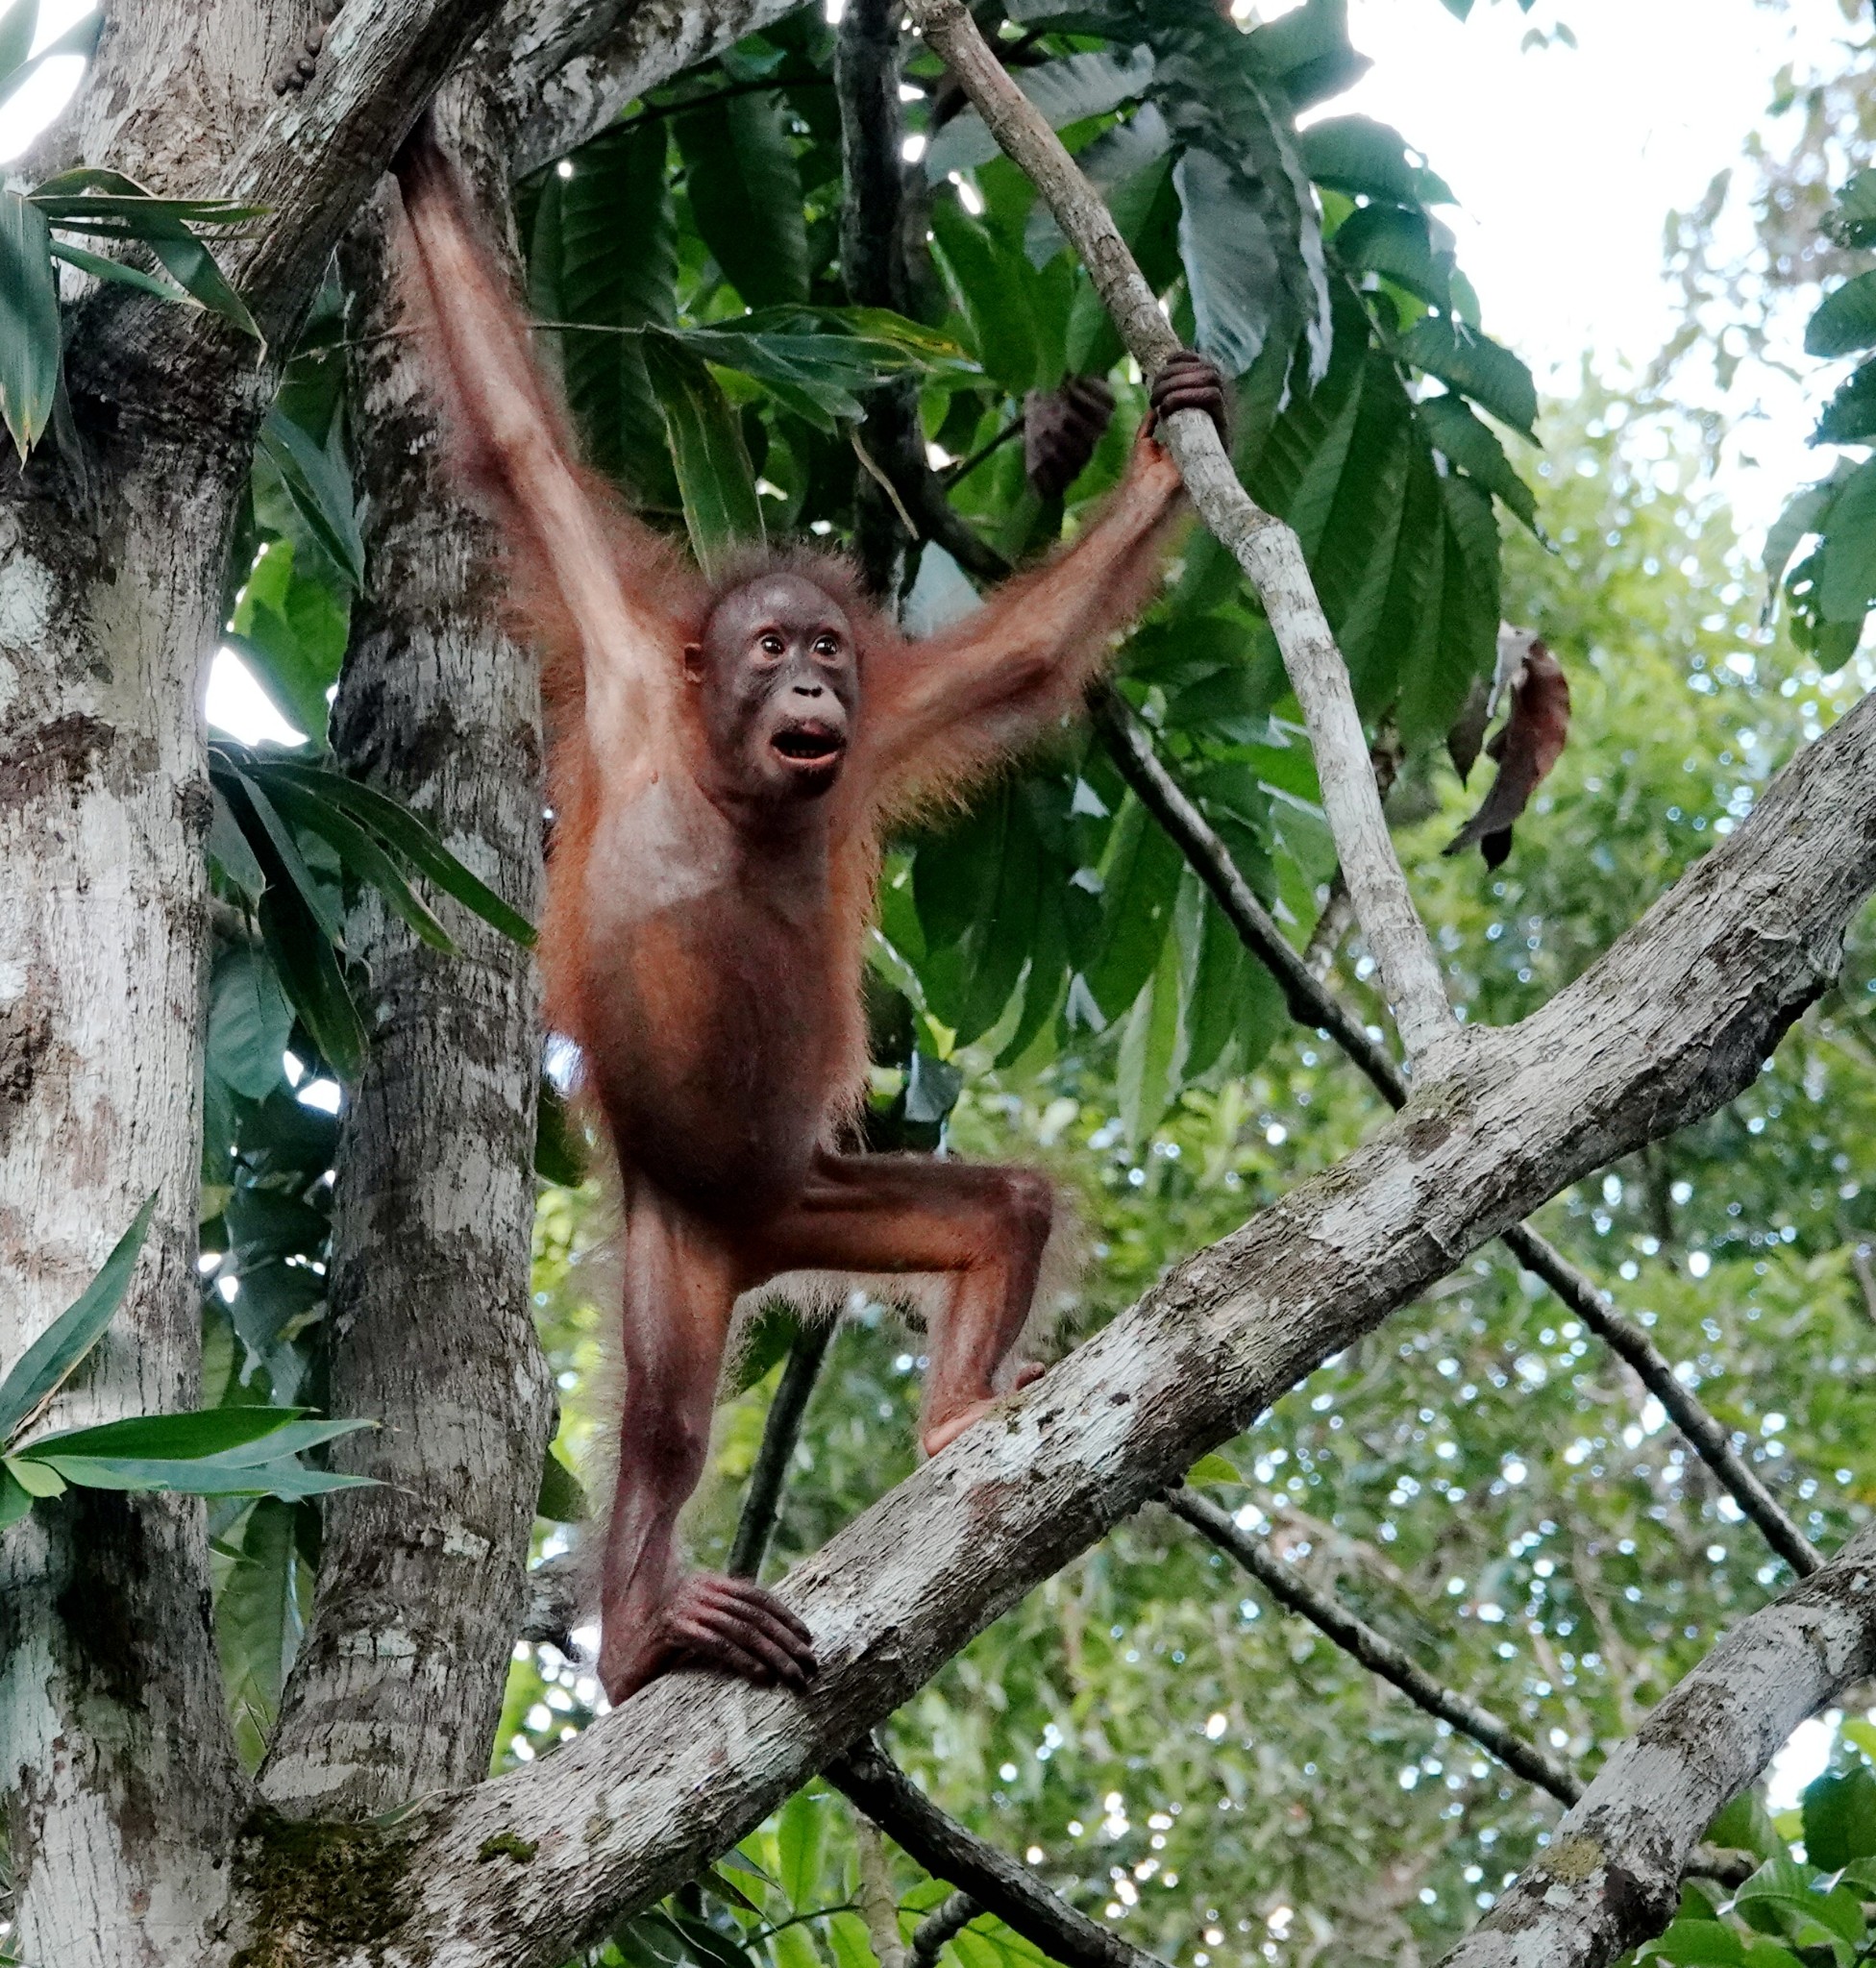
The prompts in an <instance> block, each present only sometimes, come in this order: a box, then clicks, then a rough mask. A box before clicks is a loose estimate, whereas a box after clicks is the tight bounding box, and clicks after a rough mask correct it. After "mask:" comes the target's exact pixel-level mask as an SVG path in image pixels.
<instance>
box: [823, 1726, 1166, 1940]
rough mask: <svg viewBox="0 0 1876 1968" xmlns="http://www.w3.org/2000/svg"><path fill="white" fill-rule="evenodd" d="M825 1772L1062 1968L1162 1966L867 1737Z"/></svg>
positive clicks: (883, 1826) (928, 1864) (927, 1862)
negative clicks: (980, 1830) (968, 1825)
mask: <svg viewBox="0 0 1876 1968" xmlns="http://www.w3.org/2000/svg"><path fill="white" fill-rule="evenodd" d="M822 1774H823V1775H824V1776H826V1778H827V1782H828V1783H829V1784H833V1786H834V1787H835V1788H836V1789H837V1790H839V1791H840V1792H841V1794H842V1795H843V1796H845V1797H847V1798H850V1799H851V1800H852V1802H853V1803H854V1804H856V1805H857V1806H858V1807H859V1808H860V1809H861V1810H863V1811H865V1813H866V1814H867V1816H868V1817H870V1818H871V1819H872V1820H873V1822H874V1823H875V1824H876V1825H877V1826H878V1827H879V1828H880V1830H881V1831H883V1832H885V1833H887V1834H888V1835H889V1836H890V1837H891V1838H892V1840H893V1842H894V1843H895V1844H897V1845H899V1846H900V1847H901V1849H902V1850H904V1851H905V1852H907V1853H909V1854H910V1855H911V1857H914V1858H916V1859H917V1860H918V1862H919V1863H920V1864H921V1865H922V1866H924V1867H925V1869H926V1872H928V1873H931V1874H934V1875H935V1876H936V1877H937V1878H939V1879H941V1880H950V1882H951V1883H952V1884H953V1885H956V1886H959V1887H961V1888H962V1889H963V1891H964V1892H965V1893H968V1894H969V1895H970V1896H971V1898H972V1899H974V1900H975V1901H976V1902H977V1903H978V1906H979V1907H981V1909H982V1910H983V1911H984V1912H987V1913H994V1914H996V1915H997V1917H998V1918H999V1919H1000V1920H1001V1921H1002V1922H1003V1924H1004V1925H1005V1926H1006V1927H1009V1928H1013V1929H1014V1930H1015V1931H1017V1932H1018V1933H1020V1934H1021V1935H1022V1936H1023V1937H1024V1940H1027V1941H1033V1942H1034V1943H1035V1945H1036V1946H1037V1947H1039V1948H1040V1949H1041V1950H1042V1951H1043V1953H1044V1954H1046V1955H1048V1956H1050V1957H1051V1958H1052V1959H1054V1960H1057V1961H1060V1962H1062V1963H1063V1964H1064V1968H1166V1964H1165V1963H1164V1962H1162V1961H1161V1960H1160V1958H1159V1956H1157V1955H1148V1954H1146V1953H1143V1952H1142V1950H1140V1949H1139V1948H1136V1947H1134V1946H1132V1945H1131V1944H1130V1943H1129V1942H1126V1941H1123V1939H1122V1938H1121V1936H1120V1935H1119V1934H1117V1933H1115V1932H1114V1931H1113V1930H1112V1929H1111V1928H1105V1927H1102V1926H1101V1924H1100V1923H1099V1921H1098V1920H1090V1919H1089V1918H1088V1916H1087V1915H1086V1914H1085V1913H1080V1912H1077V1911H1076V1910H1075V1908H1074V1907H1071V1906H1070V1905H1069V1903H1068V1902H1067V1901H1066V1900H1064V1899H1063V1898H1062V1897H1061V1895H1060V1894H1058V1893H1053V1892H1050V1891H1049V1888H1048V1887H1047V1886H1046V1885H1044V1884H1043V1882H1041V1881H1040V1880H1039V1879H1038V1878H1037V1877H1036V1876H1035V1874H1034V1873H1032V1872H1031V1871H1030V1870H1029V1868H1028V1867H1027V1866H1026V1865H1024V1864H1022V1863H1020V1862H1019V1861H1018V1860H1016V1859H1014V1858H1012V1857H1009V1855H1008V1854H1007V1853H1004V1852H999V1851H998V1850H997V1848H996V1847H995V1846H994V1845H988V1844H986V1843H985V1842H984V1841H983V1840H982V1839H981V1838H979V1837H977V1836H976V1834H975V1833H972V1832H967V1831H966V1830H965V1829H964V1827H963V1826H962V1825H960V1824H959V1823H958V1822H957V1821H956V1819H954V1818H952V1817H950V1816H948V1815H947V1814H946V1813H945V1812H944V1811H942V1810H940V1809H939V1808H938V1807H937V1806H936V1805H935V1804H933V1803H932V1801H931V1800H930V1798H928V1797H927V1796H926V1794H925V1792H924V1791H923V1790H921V1789H920V1788H919V1786H918V1785H917V1784H914V1783H913V1782H912V1780H911V1778H909V1777H908V1776H907V1775H906V1774H905V1772H904V1771H903V1770H901V1768H900V1767H899V1765H898V1764H897V1763H895V1762H894V1761H893V1760H892V1759H891V1758H889V1757H887V1756H886V1755H885V1754H884V1753H883V1752H882V1751H881V1750H880V1749H879V1747H878V1745H877V1744H876V1743H875V1742H873V1741H872V1740H871V1739H870V1738H868V1737H865V1736H863V1737H861V1739H860V1740H859V1741H858V1742H856V1743H855V1744H854V1745H853V1746H852V1748H851V1749H849V1750H848V1751H847V1752H846V1754H845V1755H844V1756H841V1757H837V1758H836V1759H834V1760H833V1761H832V1762H831V1763H829V1764H828V1765H827V1768H826V1769H825V1770H824V1772H823V1773H822ZM946 1904H947V1906H949V1905H950V1902H949V1901H948V1902H947V1903H946ZM962 1924H963V1923H962V1922H960V1923H959V1925H960V1926H961V1925H962Z"/></svg>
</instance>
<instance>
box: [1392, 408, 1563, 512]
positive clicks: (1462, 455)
mask: <svg viewBox="0 0 1876 1968" xmlns="http://www.w3.org/2000/svg"><path fill="white" fill-rule="evenodd" d="M1414 414H1415V416H1416V417H1417V418H1418V419H1419V423H1420V426H1421V428H1422V429H1423V430H1425V432H1426V434H1427V437H1428V438H1429V440H1430V441H1431V442H1432V445H1433V448H1434V449H1435V450H1436V451H1438V452H1440V453H1442V454H1443V455H1444V456H1446V457H1448V458H1450V459H1451V460H1452V462H1453V463H1454V464H1456V465H1457V466H1458V467H1459V468H1460V470H1461V471H1464V472H1467V473H1469V474H1470V476H1471V477H1472V478H1474V479H1476V480H1478V481H1479V483H1480V484H1481V485H1483V486H1484V487H1485V489H1486V490H1487V491H1488V492H1490V493H1492V494H1493V495H1494V497H1496V498H1499V499H1502V500H1503V501H1504V502H1505V504H1507V505H1508V506H1509V507H1510V508H1511V509H1512V511H1513V512H1515V513H1516V514H1517V515H1518V518H1519V519H1521V520H1522V521H1523V522H1524V524H1525V525H1526V526H1527V527H1529V528H1530V529H1531V530H1532V532H1534V533H1535V532H1536V531H1537V529H1538V507H1537V499H1536V497H1535V495H1534V494H1533V493H1532V491H1531V488H1530V487H1529V486H1528V485H1527V484H1526V483H1525V482H1524V480H1522V479H1520V478H1519V477H1518V472H1517V469H1516V467H1514V465H1513V464H1512V461H1511V459H1510V458H1509V457H1507V456H1506V455H1505V447H1504V446H1503V445H1502V444H1500V443H1499V441H1498V438H1497V434H1496V432H1494V431H1493V430H1492V428H1491V426H1490V425H1488V424H1483V423H1481V422H1480V421H1479V419H1478V418H1477V417H1475V416H1474V415H1473V414H1472V413H1471V411H1470V410H1469V409H1468V408H1467V407H1466V406H1465V405H1464V404H1463V403H1462V402H1461V401H1460V400H1459V398H1458V397H1456V396H1430V397H1423V398H1421V399H1420V401H1419V403H1417V404H1416V405H1415V406H1414Z"/></svg>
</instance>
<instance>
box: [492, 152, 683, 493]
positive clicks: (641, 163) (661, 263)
mask: <svg viewBox="0 0 1876 1968" xmlns="http://www.w3.org/2000/svg"><path fill="white" fill-rule="evenodd" d="M668 127H669V126H668V125H667V124H666V123H665V122H663V121H656V122H639V123H631V124H627V125H626V126H624V127H623V128H621V129H617V130H610V131H607V132H606V134H605V135H603V136H600V137H596V138H595V139H594V140H593V141H592V142H591V143H587V144H582V145H581V146H580V149H579V150H577V151H575V152H574V154H573V155H572V156H571V157H570V158H568V159H566V160H564V165H565V170H566V173H567V175H565V176H562V175H561V173H560V170H559V168H558V167H556V168H555V170H553V171H551V172H549V173H548V174H547V176H546V178H545V179H544V181H543V185H542V190H541V196H540V203H539V206H538V209H537V210H536V212H535V216H534V225H533V230H532V235H531V243H530V251H529V285H530V294H531V300H532V302H533V307H534V312H535V313H536V314H537V315H538V316H540V317H541V318H543V319H545V320H552V321H586V322H597V323H601V324H605V325H609V326H612V327H615V328H642V327H644V326H645V324H646V323H647V322H661V323H665V324H669V323H671V322H673V321H675V320H676V318H677V304H676V301H675V298H674V294H673V282H674V279H675V275H676V266H677V262H676V257H675V253H674V249H673V245H672V231H671V203H670V197H669V193H668V191H667V189H666V185H665V157H666V150H667V144H668ZM558 341H559V346H560V359H561V370H562V374H563V375H564V378H565V381H566V393H567V404H568V407H569V408H570V409H571V410H572V412H573V416H574V422H575V423H576V425H577V426H578V427H579V430H580V438H581V441H582V443H583V445H584V448H585V451H586V455H587V456H588V457H589V458H590V459H591V461H592V463H593V464H594V465H595V466H596V467H597V468H598V469H599V470H600V471H602V472H605V473H606V474H608V475H609V476H610V477H612V478H613V479H616V480H619V481H620V482H621V483H623V484H624V485H625V486H626V487H627V488H628V489H629V491H631V492H632V493H633V494H634V495H636V497H637V498H638V499H639V500H640V501H642V502H643V503H645V504H651V505H655V506H660V507H666V508H670V509H673V510H675V509H676V507H677V505H678V504H679V495H678V486H677V480H676V479H675V478H674V476H673V474H672V469H671V458H670V454H669V452H668V451H667V449H666V442H665V431H664V419H663V417H662V416H661V414H660V413H659V409H658V403H657V398H656V397H655V396H654V394H653V391H652V385H651V381H650V380H649V378H648V377H647V375H646V373H645V356H644V351H643V349H642V348H641V346H640V343H639V341H638V339H637V338H636V337H635V336H630V335H613V334H563V335H561V336H559V337H558Z"/></svg>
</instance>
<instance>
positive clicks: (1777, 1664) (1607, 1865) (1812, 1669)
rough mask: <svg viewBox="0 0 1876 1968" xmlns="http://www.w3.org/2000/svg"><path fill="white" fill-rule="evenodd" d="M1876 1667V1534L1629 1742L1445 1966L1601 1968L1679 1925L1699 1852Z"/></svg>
mask: <svg viewBox="0 0 1876 1968" xmlns="http://www.w3.org/2000/svg"><path fill="white" fill-rule="evenodd" d="M1872 1666H1876V1531H1862V1532H1859V1533H1858V1535H1857V1536H1856V1537H1855V1538H1851V1539H1850V1541H1849V1542H1848V1543H1847V1544H1845V1545H1844V1547H1843V1549H1842V1550H1841V1551H1839V1553H1838V1554H1837V1556H1836V1557H1835V1558H1834V1559H1832V1560H1831V1562H1829V1563H1828V1564H1826V1565H1824V1566H1823V1567H1822V1569H1821V1570H1818V1571H1816V1572H1814V1573H1813V1574H1812V1575H1811V1577H1810V1578H1808V1579H1804V1580H1801V1581H1800V1582H1799V1583H1798V1584H1797V1585H1796V1586H1794V1587H1792V1588H1791V1590H1790V1592H1788V1593H1787V1594H1786V1595H1785V1597H1784V1598H1783V1599H1780V1600H1777V1601H1775V1602H1774V1603H1773V1604H1772V1605H1770V1606H1767V1607H1765V1608H1764V1609H1763V1610H1762V1611H1758V1612H1755V1613H1753V1614H1752V1616H1751V1617H1750V1618H1748V1619H1745V1620H1742V1621H1740V1624H1739V1625H1738V1626H1737V1627H1735V1628H1734V1629H1733V1631H1732V1632H1731V1633H1730V1634H1729V1635H1728V1636H1726V1638H1725V1639H1723V1640H1722V1641H1720V1643H1719V1645H1718V1646H1716V1648H1715V1649H1714V1650H1713V1652H1712V1653H1711V1654H1709V1655H1708V1656H1707V1658H1706V1660H1704V1661H1702V1662H1701V1663H1700V1665H1699V1666H1698V1667H1696V1668H1695V1669H1694V1670H1693V1672H1692V1673H1691V1674H1690V1675H1689V1676H1688V1678H1687V1679H1686V1680H1685V1681H1684V1682H1682V1683H1681V1685H1679V1686H1678V1687H1677V1688H1676V1689H1675V1690H1674V1692H1673V1693H1672V1694H1670V1695H1669V1696H1668V1697H1667V1699H1666V1701H1665V1702H1663V1703H1662V1705H1661V1706H1660V1708H1658V1709H1657V1710H1655V1711H1654V1713H1653V1714H1652V1715H1651V1716H1649V1718H1648V1720H1647V1721H1646V1722H1645V1723H1644V1724H1643V1725H1642V1729H1641V1731H1640V1732H1639V1733H1638V1734H1635V1735H1633V1736H1631V1737H1630V1738H1629V1739H1628V1741H1626V1742H1624V1743H1622V1744H1620V1745H1619V1746H1618V1747H1617V1749H1616V1750H1615V1751H1614V1752H1613V1753H1612V1754H1611V1756H1610V1758H1609V1760H1608V1761H1607V1762H1606V1763H1604V1764H1603V1766H1602V1769H1601V1771H1600V1772H1599V1773H1598V1774H1597V1776H1596V1779H1595V1781H1594V1782H1593V1783H1592V1784H1591V1785H1590V1787H1589V1788H1588V1789H1587V1790H1586V1791H1585V1792H1584V1793H1583V1796H1582V1798H1581V1800H1580V1801H1579V1802H1578V1803H1577V1804H1576V1805H1575V1807H1574V1808H1572V1809H1570V1810H1569V1811H1568V1812H1567V1813H1566V1815H1565V1817H1564V1820H1563V1822H1562V1823H1561V1824H1560V1825H1559V1826H1558V1827H1557V1831H1556V1835H1555V1836H1554V1837H1553V1838H1552V1839H1551V1841H1550V1843H1549V1845H1548V1846H1547V1847H1546V1848H1545V1849H1544V1851H1543V1856H1542V1857H1540V1858H1539V1859H1538V1861H1537V1863H1536V1864H1534V1865H1532V1866H1531V1867H1529V1868H1528V1869H1527V1870H1526V1871H1525V1872H1524V1873H1523V1874H1522V1875H1521V1876H1520V1877H1519V1879H1518V1882H1517V1883H1516V1884H1515V1885H1514V1886H1512V1887H1511V1889H1510V1890H1509V1891H1508V1892H1507V1893H1506V1894H1505V1896H1504V1897H1503V1898H1502V1899H1501V1900H1500V1901H1499V1902H1498V1904H1497V1905H1496V1906H1495V1907H1493V1909H1492V1911H1491V1912H1490V1913H1488V1914H1487V1915H1486V1916H1485V1918H1484V1920H1483V1921H1482V1922H1481V1923H1480V1924H1479V1926H1478V1927H1477V1928H1475V1929H1474V1930H1473V1931H1472V1932H1471V1933H1470V1934H1469V1935H1468V1936H1467V1938H1466V1939H1465V1940H1463V1941H1461V1942H1460V1944H1459V1946H1458V1947H1457V1948H1455V1949H1454V1950H1453V1951H1452V1953H1451V1954H1450V1955H1448V1956H1446V1961H1445V1968H1513V1964H1516V1968H1600V1964H1601V1963H1602V1962H1605V1961H1608V1960H1610V1959H1612V1958H1613V1957H1614V1956H1617V1955H1619V1954H1622V1953H1623V1952H1625V1951H1626V1950H1627V1949H1629V1948H1631V1947H1633V1946H1634V1945H1635V1944H1636V1943H1637V1942H1638V1941H1641V1940H1643V1939H1645V1938H1646V1937H1647V1936H1648V1935H1650V1934H1654V1933H1658V1932H1660V1931H1661V1929H1662V1928H1663V1927H1664V1926H1666V1923H1667V1921H1668V1920H1669V1919H1670V1918H1671V1917H1672V1915H1673V1912H1674V1907H1675V1902H1676V1897H1677V1895H1678V1892H1679V1889H1680V1880H1681V1874H1682V1872H1683V1870H1684V1869H1685V1867H1686V1864H1687V1859H1688V1856H1689V1855H1690V1853H1691V1851H1692V1850H1693V1847H1694V1843H1695V1841H1696V1840H1697V1839H1698V1838H1699V1836H1700V1834H1701V1833H1703V1832H1704V1831H1705V1830H1706V1828H1707V1827H1708V1825H1709V1824H1711V1823H1712V1822H1713V1818H1714V1815H1715V1813H1716V1811H1718V1810H1719V1809H1720V1808H1721V1807H1722V1806H1724V1805H1726V1804H1727V1803H1729V1802H1730V1801H1731V1800H1732V1799H1733V1798H1735V1797H1737V1796H1738V1795H1739V1794H1740V1791H1741V1790H1743V1789H1744V1788H1745V1787H1746V1785H1747V1784H1750V1783H1751V1782H1752V1781H1753V1779H1754V1778H1756V1777H1757V1776H1758V1775H1759V1773H1760V1771H1761V1770H1763V1769H1764V1768H1765V1765H1766V1763H1768V1762H1769V1761H1770V1760H1771V1758H1772V1756H1773V1754H1774V1752H1775V1751H1776V1750H1778V1748H1779V1747H1780V1746H1781V1745H1782V1744H1783V1743H1784V1741H1785V1740H1786V1738H1787V1737H1788V1736H1789V1735H1790V1733H1791V1731H1792V1730H1793V1729H1795V1728H1796V1727H1797V1725H1798V1724H1799V1723H1800V1722H1802V1721H1803V1720H1804V1719H1805V1718H1806V1717H1807V1716H1809V1715H1814V1714H1815V1713H1816V1712H1817V1710H1819V1709H1821V1708H1822V1707H1823V1706H1824V1705H1825V1704H1826V1703H1827V1702H1829V1701H1830V1700H1831V1699H1832V1698H1833V1697H1834V1696H1835V1695H1836V1694H1838V1692H1839V1690H1840V1689H1842V1688H1844V1687H1847V1686H1849V1685H1850V1684H1851V1683H1853V1682H1855V1681H1858V1680H1860V1679H1862V1677H1863V1676H1864V1675H1866V1674H1867V1673H1869V1671H1870V1669H1871V1667H1872Z"/></svg>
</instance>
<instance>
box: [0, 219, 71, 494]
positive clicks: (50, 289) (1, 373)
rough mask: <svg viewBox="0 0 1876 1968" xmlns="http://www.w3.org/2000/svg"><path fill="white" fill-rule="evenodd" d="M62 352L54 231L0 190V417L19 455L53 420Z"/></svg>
mask: <svg viewBox="0 0 1876 1968" xmlns="http://www.w3.org/2000/svg"><path fill="white" fill-rule="evenodd" d="M61 359H62V343H61V340H60V331H59V288H58V285H57V283H56V282H55V281H54V279H53V273H52V234H51V233H50V232H49V231H48V230H47V228H46V222H45V218H44V215H43V214H42V213H40V212H39V211H37V209H35V208H34V207H33V206H31V205H29V204H28V203H27V201H26V200H25V199H23V198H22V197H20V195H19V194H18V192H16V191H5V190H0V417H4V418H5V419H6V424H7V429H8V430H10V431H11V432H12V440H13V447H14V449H15V450H16V451H17V452H18V453H19V455H20V457H21V458H22V459H24V458H25V456H26V455H27V454H28V453H29V452H30V451H31V450H32V449H33V447H34V445H35V444H37V442H38V440H39V438H40V436H41V435H42V434H43V433H44V430H45V427H46V425H47V423H48V422H49V421H50V419H51V416H52V404H53V399H54V397H55V396H56V395H57V394H58V389H59V372H60V363H61Z"/></svg>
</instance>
